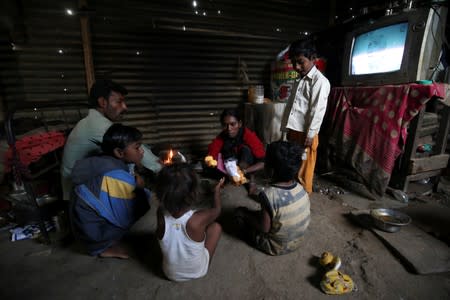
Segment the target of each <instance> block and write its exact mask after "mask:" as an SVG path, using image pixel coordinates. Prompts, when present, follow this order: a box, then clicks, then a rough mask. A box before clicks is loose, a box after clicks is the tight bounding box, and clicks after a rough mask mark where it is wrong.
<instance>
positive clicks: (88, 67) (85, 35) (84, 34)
mask: <svg viewBox="0 0 450 300" xmlns="http://www.w3.org/2000/svg"><path fill="white" fill-rule="evenodd" d="M79 8H80V10H81V9H83V8H87V0H79ZM80 24H81V40H82V43H83V54H84V71H85V74H86V88H87V91H88V93H89V90H90V89H91V86H92V85H93V84H94V82H95V72H94V62H93V58H92V43H91V31H90V27H89V17H88V16H87V15H80Z"/></svg>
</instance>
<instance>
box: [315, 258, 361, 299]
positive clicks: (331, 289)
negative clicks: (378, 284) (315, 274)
mask: <svg viewBox="0 0 450 300" xmlns="http://www.w3.org/2000/svg"><path fill="white" fill-rule="evenodd" d="M319 263H320V264H321V265H322V266H324V267H326V268H327V269H328V270H329V271H327V272H326V273H325V275H324V276H323V278H322V281H321V282H320V288H321V289H322V291H323V292H324V293H325V294H328V295H342V294H347V293H350V292H351V291H353V290H354V288H355V284H354V283H353V280H352V278H351V277H350V276H348V275H347V274H344V273H342V272H339V271H338V269H339V268H340V266H341V259H340V258H339V257H338V256H334V255H333V254H332V253H330V252H324V253H322V255H321V257H320V260H319Z"/></svg>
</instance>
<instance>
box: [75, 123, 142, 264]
mask: <svg viewBox="0 0 450 300" xmlns="http://www.w3.org/2000/svg"><path fill="white" fill-rule="evenodd" d="M100 144H101V148H102V151H103V155H101V156H93V157H89V158H85V159H82V160H79V161H77V162H76V164H75V167H74V168H73V171H72V180H73V182H74V184H75V187H74V190H73V194H72V197H71V206H70V221H71V224H72V229H73V231H74V234H75V236H76V237H77V238H78V239H79V240H80V241H81V242H82V243H83V244H84V245H85V246H86V248H87V250H88V252H89V254H91V255H98V256H100V257H117V258H128V253H127V252H126V251H125V250H124V249H123V248H122V247H121V246H120V241H121V239H122V237H123V236H124V235H125V234H126V233H127V232H128V230H129V229H130V227H131V226H132V225H133V224H134V223H135V222H136V221H137V220H138V219H139V218H140V217H141V216H142V215H144V214H145V213H146V212H147V211H148V209H149V208H150V206H149V200H150V191H149V190H147V189H145V188H144V181H143V180H142V178H140V177H139V176H138V175H135V174H134V165H137V166H139V164H140V162H141V160H142V156H143V153H144V150H143V149H142V147H141V145H142V133H141V132H140V131H139V130H138V129H136V128H134V127H129V126H125V125H122V124H113V125H112V126H111V127H110V128H109V129H108V130H107V131H106V133H105V135H104V136H103V141H102V142H101V143H100Z"/></svg>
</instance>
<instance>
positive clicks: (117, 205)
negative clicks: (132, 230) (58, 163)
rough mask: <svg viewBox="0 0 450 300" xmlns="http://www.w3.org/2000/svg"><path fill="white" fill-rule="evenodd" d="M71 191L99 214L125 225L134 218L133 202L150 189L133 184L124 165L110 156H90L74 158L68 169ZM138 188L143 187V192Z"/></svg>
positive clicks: (120, 225)
mask: <svg viewBox="0 0 450 300" xmlns="http://www.w3.org/2000/svg"><path fill="white" fill-rule="evenodd" d="M72 181H73V183H74V185H75V188H74V192H75V195H76V197H78V198H80V199H81V200H82V201H84V202H85V203H86V204H88V205H89V207H91V208H92V209H93V210H94V211H96V212H97V213H98V214H99V215H100V216H102V217H104V218H105V219H107V220H108V221H109V222H111V223H112V224H114V225H116V226H118V227H120V228H122V229H127V228H129V227H130V226H131V225H132V224H133V223H134V222H135V219H136V218H135V206H136V202H137V201H141V200H145V201H146V200H147V199H139V198H141V197H147V198H149V197H150V191H149V190H147V189H142V188H139V187H137V186H136V179H135V177H134V176H133V175H132V174H130V172H129V168H128V165H127V164H126V163H124V162H123V161H121V160H119V159H117V158H114V157H112V156H106V155H105V156H93V157H89V158H86V159H82V160H79V161H77V162H76V164H75V166H74V168H73V170H72ZM138 190H143V191H144V193H142V191H141V192H139V191H138Z"/></svg>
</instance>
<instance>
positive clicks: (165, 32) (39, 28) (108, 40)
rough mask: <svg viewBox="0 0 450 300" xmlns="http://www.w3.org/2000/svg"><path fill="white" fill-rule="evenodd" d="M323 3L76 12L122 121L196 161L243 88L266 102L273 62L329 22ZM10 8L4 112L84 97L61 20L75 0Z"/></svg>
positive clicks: (114, 1)
mask: <svg viewBox="0 0 450 300" xmlns="http://www.w3.org/2000/svg"><path fill="white" fill-rule="evenodd" d="M13 2H14V1H13ZM297 2H299V3H297ZM328 2H329V1H325V0H324V1H291V0H285V1H283V0H270V1H238V0H230V1H212V0H209V1H197V4H198V5H197V7H193V5H192V3H193V2H192V1H143V0H140V1H137V0H135V1H118V0H110V1H106V0H104V1H88V7H86V8H84V9H82V10H80V13H83V14H84V15H87V16H89V19H90V23H91V36H92V52H93V58H94V68H95V75H96V78H101V77H109V78H112V79H114V80H116V81H117V82H119V83H121V84H122V85H124V86H126V87H127V88H128V89H129V91H130V94H129V96H128V103H127V104H128V107H129V114H128V117H127V119H126V121H125V123H127V124H129V125H134V126H137V127H138V128H139V129H141V130H142V131H143V132H144V136H145V141H146V142H148V143H150V144H161V143H167V144H171V145H173V146H174V147H176V148H179V149H181V151H182V152H183V153H186V154H191V155H193V156H201V155H203V154H204V152H205V151H206V146H207V144H208V143H209V142H210V140H211V139H212V138H213V137H214V136H215V135H216V134H217V133H218V132H219V131H220V124H219V119H218V118H219V117H218V115H219V114H220V112H221V111H222V110H223V109H224V108H227V107H237V106H241V105H242V104H243V103H244V102H245V101H246V91H247V88H248V85H249V84H255V83H262V84H264V85H265V87H266V96H267V97H270V94H269V79H270V62H271V61H273V59H274V58H275V56H276V54H277V53H278V52H279V51H281V50H282V49H283V48H285V47H286V46H287V45H288V43H289V42H290V41H292V40H294V39H296V38H298V37H300V36H301V35H300V34H301V33H303V32H305V31H306V32H314V31H318V30H320V29H323V28H325V27H326V26H327V25H328V20H329V5H328ZM15 3H16V6H14V7H13V8H12V9H11V11H12V12H13V13H14V14H16V17H17V19H19V20H21V21H22V22H23V23H22V24H17V23H16V22H13V25H12V28H13V34H12V37H13V38H14V39H15V40H14V41H13V42H14V44H15V49H14V50H13V49H12V47H11V45H5V44H4V43H3V45H2V47H1V49H2V50H1V52H0V55H1V61H2V62H3V61H5V62H7V64H6V65H5V68H4V69H3V70H2V76H1V78H2V86H3V90H4V98H5V101H6V103H7V104H8V106H11V105H12V104H13V103H16V102H20V101H37V100H40V101H54V102H55V103H58V102H59V101H85V100H86V88H85V75H84V64H83V51H82V44H81V37H80V23H79V19H78V17H77V16H68V15H66V14H65V8H67V7H70V8H73V9H75V8H76V7H77V2H76V1H50V0H44V1H30V0H26V1H25V0H24V1H19V2H15ZM196 11H197V13H196ZM59 49H62V51H63V53H59V52H58V50H59ZM244 74H246V75H247V76H248V78H249V80H248V81H246V80H244V79H245V76H244Z"/></svg>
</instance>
